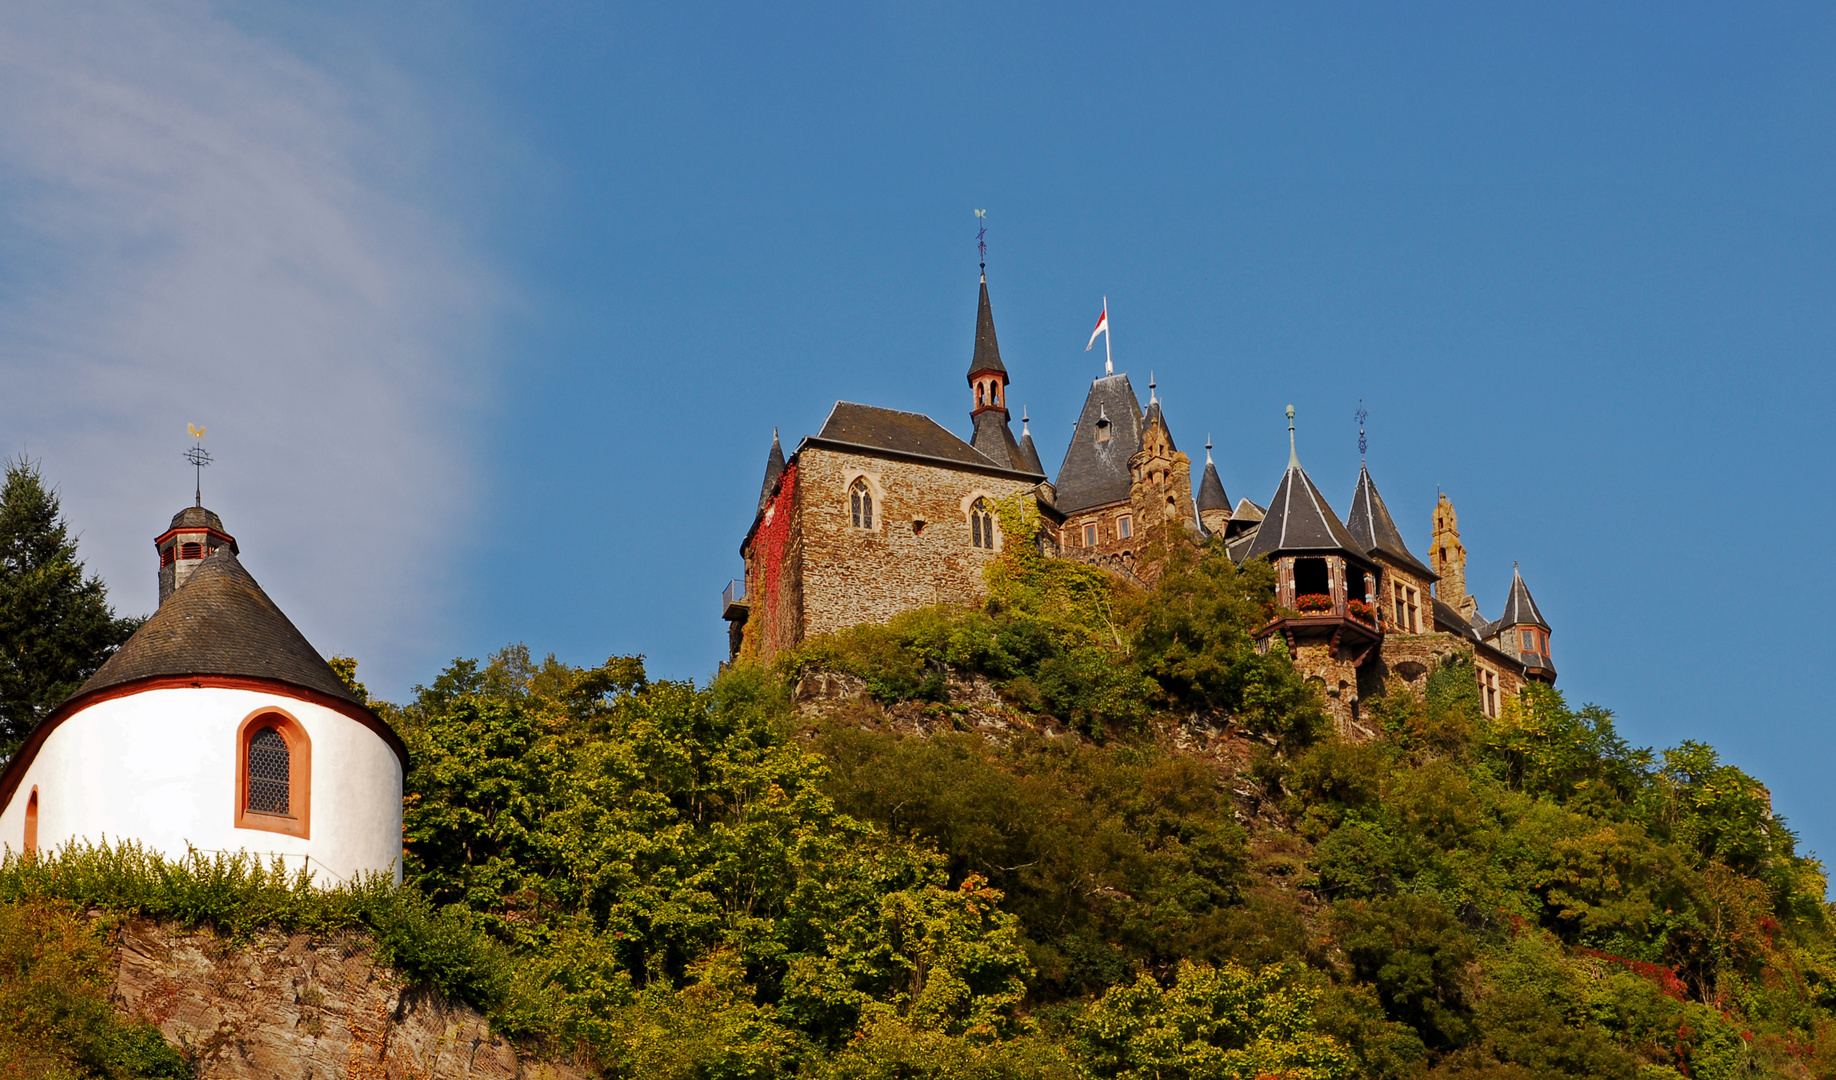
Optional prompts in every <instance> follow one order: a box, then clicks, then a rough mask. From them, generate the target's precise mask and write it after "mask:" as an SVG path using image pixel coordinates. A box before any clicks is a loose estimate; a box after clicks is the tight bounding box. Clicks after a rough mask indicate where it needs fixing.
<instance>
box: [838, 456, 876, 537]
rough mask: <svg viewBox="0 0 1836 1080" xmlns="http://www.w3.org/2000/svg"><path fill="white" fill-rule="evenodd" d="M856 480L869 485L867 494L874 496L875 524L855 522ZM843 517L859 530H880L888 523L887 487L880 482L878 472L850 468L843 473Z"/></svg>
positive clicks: (851, 527) (850, 526) (849, 524)
mask: <svg viewBox="0 0 1836 1080" xmlns="http://www.w3.org/2000/svg"><path fill="white" fill-rule="evenodd" d="M856 482H859V483H862V484H865V485H867V494H869V495H871V496H873V524H872V525H856V524H854V505H853V504H854V485H855V483H856ZM842 519H843V520H844V521H846V522H847V523H848V527H849V528H850V529H854V530H856V531H858V532H880V531H882V530H883V529H884V527H885V525H886V488H885V486H884V485H882V484H881V482H880V476H879V474H878V473H871V472H868V471H867V470H865V469H848V470H847V471H845V472H843V473H842Z"/></svg>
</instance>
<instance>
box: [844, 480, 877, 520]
mask: <svg viewBox="0 0 1836 1080" xmlns="http://www.w3.org/2000/svg"><path fill="white" fill-rule="evenodd" d="M848 506H849V509H850V510H852V511H853V519H852V520H853V522H854V527H855V528H857V529H871V528H873V492H872V491H870V490H868V488H867V481H865V480H856V481H855V482H854V486H853V487H851V488H849V489H848Z"/></svg>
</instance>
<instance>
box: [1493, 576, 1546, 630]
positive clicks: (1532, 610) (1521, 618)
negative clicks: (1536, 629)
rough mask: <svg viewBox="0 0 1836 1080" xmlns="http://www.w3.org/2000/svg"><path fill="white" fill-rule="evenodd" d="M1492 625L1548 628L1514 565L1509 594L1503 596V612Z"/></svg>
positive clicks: (1522, 577)
mask: <svg viewBox="0 0 1836 1080" xmlns="http://www.w3.org/2000/svg"><path fill="white" fill-rule="evenodd" d="M1492 625H1493V626H1498V627H1505V626H1540V627H1542V628H1543V629H1544V630H1547V629H1549V624H1548V623H1546V622H1544V621H1543V613H1542V612H1541V611H1539V610H1537V606H1536V601H1535V600H1532V599H1531V598H1530V587H1529V586H1527V585H1525V584H1524V575H1523V574H1522V573H1520V572H1519V571H1518V569H1517V568H1516V567H1512V568H1511V595H1510V596H1508V597H1506V598H1505V605H1504V614H1502V615H1500V616H1498V621H1497V622H1494V623H1493V624H1492Z"/></svg>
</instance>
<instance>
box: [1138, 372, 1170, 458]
mask: <svg viewBox="0 0 1836 1080" xmlns="http://www.w3.org/2000/svg"><path fill="white" fill-rule="evenodd" d="M1148 387H1149V390H1150V391H1151V390H1152V389H1153V384H1152V383H1149V384H1148ZM1155 424H1159V425H1160V427H1161V429H1162V430H1164V431H1165V432H1166V433H1167V449H1168V450H1169V451H1174V450H1178V449H1179V445H1178V444H1177V443H1175V442H1174V441H1173V429H1172V428H1171V427H1169V426H1168V425H1167V418H1166V414H1164V413H1162V412H1161V411H1160V402H1159V401H1157V400H1153V399H1151V398H1150V399H1149V401H1148V407H1147V414H1146V415H1145V416H1143V417H1142V418H1141V430H1142V432H1143V433H1144V434H1145V433H1146V432H1147V429H1148V428H1150V427H1153V426H1154V425H1155ZM1136 449H1140V448H1139V447H1136Z"/></svg>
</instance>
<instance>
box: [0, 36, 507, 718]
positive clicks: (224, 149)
mask: <svg viewBox="0 0 1836 1080" xmlns="http://www.w3.org/2000/svg"><path fill="white" fill-rule="evenodd" d="M394 79H395V77H394V76H389V77H386V78H378V79H377V80H375V81H374V82H373V83H366V85H388V84H390V83H392V82H393V81H394ZM364 93H365V91H364V90H363V89H362V88H361V87H359V86H356V85H354V84H352V83H350V82H349V81H348V80H342V79H340V78H339V77H336V76H333V75H332V74H329V73H327V72H325V71H322V70H317V69H315V68H314V67H313V66H311V65H309V64H308V63H305V62H303V61H302V60H301V59H299V58H298V57H296V56H293V55H289V54H288V53H287V52H286V51H285V50H284V49H283V48H281V47H279V46H276V45H275V44H273V43H271V42H267V41H262V40H258V39H256V38H254V37H252V36H250V35H248V34H246V33H243V32H242V31H240V30H238V29H237V28H235V27H233V26H231V25H229V24H227V23H225V22H223V21H221V20H220V19H218V18H216V17H215V16H214V15H213V14H212V12H211V11H210V9H208V8H206V7H204V6H202V5H198V4H170V5H158V4H146V3H134V2H121V3H106V2H97V3H59V4H45V5H31V6H26V5H21V6H15V7H13V8H11V9H10V11H9V13H8V16H7V18H6V19H5V20H4V21H3V22H0V206H3V207H4V216H3V217H0V260H3V261H0V441H3V442H4V444H5V447H4V448H5V449H6V450H7V451H8V452H17V451H19V450H20V449H21V448H25V449H28V450H29V451H30V453H31V454H32V456H33V457H42V458H43V460H44V465H45V469H46V472H47V474H48V476H49V477H50V478H52V479H53V480H55V481H56V482H57V483H58V485H59V486H60V488H61V490H62V493H63V497H64V504H65V509H66V511H67V513H68V514H69V516H70V517H71V518H72V519H73V520H74V521H75V522H77V523H78V524H80V525H81V526H82V528H83V541H82V544H83V551H84V553H85V555H86V557H87V558H88V560H89V562H90V565H91V567H92V568H94V569H96V570H98V571H100V572H101V573H102V574H103V575H104V576H105V577H106V578H107V579H108V581H109V584H110V587H111V593H112V595H113V596H114V598H115V600H116V603H117V606H118V607H119V608H121V609H122V610H124V611H127V612H138V611H146V610H150V609H151V608H152V606H153V603H154V570H155V565H154V561H153V557H152V546H151V544H150V543H149V541H150V539H151V538H152V537H153V535H154V534H155V533H157V532H158V531H160V530H161V529H162V528H163V527H164V523H165V520H166V518H167V517H168V516H169V515H170V514H171V513H173V512H174V511H175V510H177V509H178V508H179V507H180V506H182V505H185V504H186V503H188V502H189V501H190V496H191V476H190V473H189V470H188V469H187V468H186V466H185V465H184V464H183V462H182V461H180V459H179V456H178V455H179V452H180V451H181V450H182V449H183V448H184V446H185V441H184V432H185V425H186V423H187V422H195V423H199V424H203V425H206V426H207V427H208V428H209V438H208V440H207V445H208V446H209V448H210V449H211V450H212V451H213V452H214V453H216V455H217V456H218V459H219V462H220V464H219V465H217V466H216V467H214V468H212V469H211V470H210V471H209V472H208V473H207V474H206V476H205V503H206V505H208V506H210V507H212V508H213V509H216V510H217V511H218V512H220V513H221V514H222V515H223V516H224V519H225V523H226V525H227V526H228V527H229V529H230V531H231V532H234V533H235V534H236V535H237V537H238V539H239V540H240V541H241V542H242V548H243V553H244V561H245V563H246V564H247V565H248V566H249V568H250V569H251V571H252V572H253V573H254V574H255V575H256V576H257V577H258V578H259V579H260V580H261V581H262V582H263V584H264V585H265V586H267V587H268V590H269V592H270V593H272V594H273V595H274V596H275V598H276V600H277V601H278V602H279V603H280V604H281V605H282V607H283V608H285V609H286V610H287V612H288V613H289V614H290V615H291V616H292V617H293V619H294V621H295V622H296V623H298V624H299V625H300V627H301V629H302V630H303V631H305V632H306V634H307V636H308V637H309V638H311V639H312V641H313V642H314V644H316V645H318V646H319V647H320V649H321V650H322V651H326V652H332V651H353V652H355V653H356V654H357V655H359V657H360V658H363V659H364V660H365V661H366V662H367V663H369V664H371V665H372V666H373V668H374V670H375V672H376V674H377V675H378V676H380V677H381V679H382V681H383V682H384V683H385V685H392V686H393V687H397V688H398V687H399V686H401V685H402V684H403V683H405V682H407V681H412V680H413V679H414V678H418V677H423V676H425V675H426V674H427V672H426V670H425V669H424V668H422V667H421V666H420V665H422V664H424V663H425V662H427V660H429V659H430V658H431V657H432V655H433V654H437V653H438V651H439V649H440V643H439V642H438V641H437V640H435V639H434V637H433V632H432V629H431V627H432V626H433V625H435V624H436V623H437V616H438V615H439V614H440V610H439V606H438V604H437V602H436V601H435V600H434V597H435V596H436V595H437V594H438V593H439V592H440V590H439V588H438V586H439V584H440V582H441V579H442V577H443V575H444V572H445V553H446V552H447V551H448V550H450V547H451V543H450V537H452V536H453V535H455V533H456V532H457V531H458V527H459V526H460V525H462V524H463V522H464V521H465V519H466V516H467V514H468V511H469V505H470V501H471V496H470V491H469V487H470V485H469V484H468V476H469V470H468V467H467V461H466V457H465V453H466V451H465V444H464V441H463V440H462V438H461V437H460V434H459V433H460V431H461V430H462V417H463V415H464V414H465V413H466V412H467V411H468V404H469V403H470V401H471V400H472V397H473V394H472V391H471V390H470V389H468V388H470V387H475V386H476V380H477V378H478V377H479V374H480V372H479V364H478V357H479V356H480V355H481V351H480V350H479V349H478V347H477V344H476V343H477V342H478V341H479V340H480V339H481V337H482V336H483V334H484V333H485V332H486V331H487V330H488V325H489V321H490V318H491V314H492V313H491V311H490V299H489V298H490V297H491V296H493V295H494V294H495V293H496V290H495V289H494V288H493V286H492V283H491V282H490V281H489V280H488V277H487V274H486V272H485V271H484V269H483V268H482V265H481V263H480V261H479V260H478V258H477V257H476V256H475V255H474V254H473V253H472V252H471V251H470V250H469V249H468V246H467V243H466V241H465V239H464V237H463V236H462V235H460V234H459V233H458V232H457V231H455V230H453V229H451V228H449V227H448V226H447V225H445V224H443V223H442V221H441V220H439V218H438V216H437V215H436V214H434V213H432V212H430V211H429V209H428V208H427V204H426V200H424V199H421V198H419V197H417V195H416V193H415V192H414V191H413V190H411V189H409V187H408V185H411V184H412V182H413V177H414V176H415V175H416V172H417V169H418V168H419V166H418V165H417V163H415V162H412V161H406V162H405V161H403V160H402V157H401V155H400V154H396V153H392V152H391V148H392V147H397V146H412V145H416V144H417V142H418V141H419V140H418V135H419V133H418V132H416V131H414V130H412V126H413V124H414V119H413V117H412V115H408V114H405V113H404V111H403V110H401V109H399V108H390V109H377V108H371V107H368V106H369V105H370V104H373V103H368V102H366V101H364V100H363V96H364ZM379 116H387V117H389V119H388V120H386V121H379V120H377V119H376V118H377V117H379ZM404 117H406V118H404ZM379 124H387V125H397V126H398V127H397V128H396V129H394V130H379V129H378V125H379Z"/></svg>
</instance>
